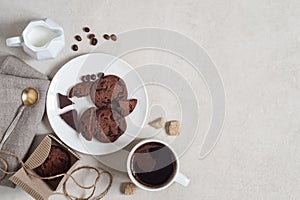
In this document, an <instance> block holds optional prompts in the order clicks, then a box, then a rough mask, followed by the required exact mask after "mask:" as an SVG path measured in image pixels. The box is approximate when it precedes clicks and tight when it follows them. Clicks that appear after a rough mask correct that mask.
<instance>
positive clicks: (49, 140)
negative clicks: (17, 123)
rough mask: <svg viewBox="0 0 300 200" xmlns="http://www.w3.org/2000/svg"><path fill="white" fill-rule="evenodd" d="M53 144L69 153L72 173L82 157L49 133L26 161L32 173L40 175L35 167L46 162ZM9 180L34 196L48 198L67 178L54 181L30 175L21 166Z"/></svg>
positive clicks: (39, 198) (40, 199) (40, 198)
mask: <svg viewBox="0 0 300 200" xmlns="http://www.w3.org/2000/svg"><path fill="white" fill-rule="evenodd" d="M52 145H56V146H59V147H61V148H63V149H64V150H66V152H68V153H69V155H70V160H71V166H70V169H69V170H68V171H67V173H70V172H71V171H72V170H73V169H74V168H75V166H76V163H77V162H78V160H79V159H80V157H79V156H78V155H77V154H76V153H75V152H73V151H72V150H71V149H70V148H68V147H67V146H66V145H64V144H63V143H62V142H61V141H60V140H59V139H57V138H56V137H55V136H53V135H47V136H46V137H44V139H43V140H42V141H41V143H40V144H39V145H38V146H37V148H36V149H35V150H34V151H33V153H32V154H31V155H30V156H29V158H28V159H27V161H26V162H25V165H26V167H27V168H28V169H29V171H30V172H31V173H32V174H34V175H36V176H38V175H37V174H36V173H35V171H34V169H35V168H37V167H39V166H40V165H41V164H43V163H44V162H45V160H46V159H47V157H48V155H49V153H50V149H51V146H52ZM9 180H10V181H12V182H13V183H15V184H16V185H18V186H19V187H20V188H22V189H23V190H24V191H26V192H27V193H28V194H30V195H31V196H32V197H33V198H35V199H38V200H46V199H48V197H49V196H50V195H52V194H53V193H54V192H55V190H57V189H58V188H60V187H61V186H62V184H63V182H64V181H65V180H66V176H64V177H62V178H58V179H56V180H52V181H48V180H42V179H39V178H36V177H32V176H30V175H28V174H27V173H26V171H25V170H24V169H23V168H21V169H20V170H19V171H17V172H16V173H15V174H14V175H13V176H11V177H10V179H9Z"/></svg>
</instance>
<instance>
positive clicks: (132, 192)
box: [124, 183, 136, 195]
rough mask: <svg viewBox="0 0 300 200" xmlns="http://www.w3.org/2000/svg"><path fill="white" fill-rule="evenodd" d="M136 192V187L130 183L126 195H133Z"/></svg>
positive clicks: (126, 186) (127, 185) (126, 187)
mask: <svg viewBox="0 0 300 200" xmlns="http://www.w3.org/2000/svg"><path fill="white" fill-rule="evenodd" d="M135 190H136V185H134V184H133V183H128V184H126V185H125V191H124V194H125V195H133V194H134V193H135Z"/></svg>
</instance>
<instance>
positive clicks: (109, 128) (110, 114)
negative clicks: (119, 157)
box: [95, 109, 127, 143]
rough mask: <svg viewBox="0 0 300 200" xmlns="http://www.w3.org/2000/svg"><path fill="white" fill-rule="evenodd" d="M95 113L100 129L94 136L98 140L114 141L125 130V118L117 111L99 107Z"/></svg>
mask: <svg viewBox="0 0 300 200" xmlns="http://www.w3.org/2000/svg"><path fill="white" fill-rule="evenodd" d="M96 115H97V119H98V123H99V125H100V129H101V131H100V132H98V133H97V134H96V135H95V138H96V139H97V140H99V141H100V142H104V143H108V142H114V141H116V140H117V139H118V138H119V137H120V136H121V135H122V134H123V133H124V132H125V130H126V128H127V124H126V120H125V118H124V117H122V116H121V115H120V114H119V113H118V112H116V111H114V110H111V109H99V110H97V112H96Z"/></svg>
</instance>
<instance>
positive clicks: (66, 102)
mask: <svg viewBox="0 0 300 200" xmlns="http://www.w3.org/2000/svg"><path fill="white" fill-rule="evenodd" d="M57 95H58V102H59V108H60V109H63V108H64V107H66V106H69V105H72V104H73V102H72V101H71V100H70V99H69V98H68V97H67V96H65V95H62V94H60V93H58V94H57Z"/></svg>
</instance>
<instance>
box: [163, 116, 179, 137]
mask: <svg viewBox="0 0 300 200" xmlns="http://www.w3.org/2000/svg"><path fill="white" fill-rule="evenodd" d="M166 131H167V134H168V135H172V136H176V135H179V133H180V122H179V121H177V120H172V121H169V122H167V123H166Z"/></svg>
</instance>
